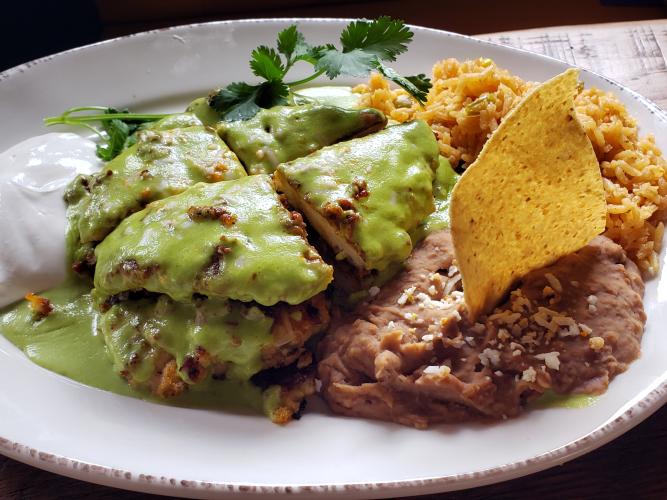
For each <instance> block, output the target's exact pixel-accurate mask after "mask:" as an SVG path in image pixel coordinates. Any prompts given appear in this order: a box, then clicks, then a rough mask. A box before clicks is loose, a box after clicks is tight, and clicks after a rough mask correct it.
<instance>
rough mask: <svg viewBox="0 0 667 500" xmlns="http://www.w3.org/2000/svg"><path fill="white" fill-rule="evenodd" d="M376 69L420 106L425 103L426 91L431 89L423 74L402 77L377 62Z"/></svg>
mask: <svg viewBox="0 0 667 500" xmlns="http://www.w3.org/2000/svg"><path fill="white" fill-rule="evenodd" d="M376 69H377V70H378V71H379V72H380V74H382V76H384V77H385V78H388V79H389V80H391V81H392V82H394V83H395V84H397V85H399V86H400V87H402V88H403V89H405V90H406V91H407V92H408V93H409V94H410V95H412V96H413V97H414V98H415V99H417V101H419V103H420V104H424V102H426V98H427V96H428V91H429V90H430V89H431V80H430V78H427V77H426V75H425V74H424V73H419V74H418V75H414V76H402V75H400V74H398V73H397V72H396V71H395V70H394V69H392V68H390V67H389V66H385V65H384V64H382V63H380V62H378V64H377V67H376Z"/></svg>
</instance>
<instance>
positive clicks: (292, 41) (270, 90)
mask: <svg viewBox="0 0 667 500" xmlns="http://www.w3.org/2000/svg"><path fill="white" fill-rule="evenodd" d="M412 37H413V33H412V31H411V30H410V28H408V27H407V26H406V25H405V23H404V22H403V21H401V20H397V19H391V18H390V17H387V16H382V17H379V18H378V19H375V20H373V21H367V20H359V21H353V22H351V23H350V24H348V25H347V27H346V28H345V29H344V30H343V32H342V33H341V35H340V43H341V45H342V49H338V48H336V46H334V45H333V44H327V45H317V46H312V45H310V44H308V43H307V42H306V40H305V38H304V36H303V34H302V33H301V32H300V31H299V30H298V28H297V26H296V25H292V26H290V27H288V28H286V29H284V30H282V31H281V32H280V33H278V40H277V50H276V49H273V48H271V47H267V46H265V45H261V46H259V47H257V48H256V49H255V50H253V51H252V54H251V59H250V68H251V69H252V72H253V73H254V74H255V75H256V76H258V77H260V78H263V79H264V80H266V81H264V82H262V83H259V84H257V85H251V84H249V83H246V82H235V83H232V84H230V85H227V86H226V87H223V88H221V89H219V90H217V91H215V92H213V93H212V94H211V95H210V96H209V101H208V102H209V105H210V106H211V107H212V108H213V109H215V110H216V111H218V113H220V115H221V116H222V119H223V120H227V121H232V120H247V119H249V118H252V117H253V116H254V115H255V114H257V112H259V110H260V109H261V108H270V107H272V106H277V105H279V104H285V103H287V97H288V95H289V89H290V87H295V86H297V85H303V84H304V83H308V82H310V81H311V80H314V79H315V78H317V77H319V76H321V75H323V74H326V75H327V76H328V77H329V78H330V79H334V78H336V77H337V76H339V75H350V76H365V75H368V74H369V73H370V72H371V71H378V72H380V73H381V74H382V75H383V76H384V77H386V78H388V79H389V80H391V81H393V82H394V83H396V84H398V85H399V86H401V87H403V88H404V89H405V90H406V91H407V92H408V93H409V94H410V95H412V97H414V98H415V99H416V100H417V101H419V102H420V103H423V102H424V101H425V100H426V95H427V93H428V91H429V89H430V88H431V81H430V79H428V78H427V77H426V75H424V74H418V75H414V76H407V77H404V76H401V75H400V74H399V73H397V72H396V71H395V70H393V69H392V68H390V67H388V66H386V65H385V64H384V62H386V61H395V60H396V57H397V56H398V55H399V54H402V53H403V52H405V51H406V50H407V48H408V47H407V44H408V43H410V42H411V41H412ZM298 61H305V62H307V63H310V64H311V65H313V67H314V69H315V72H314V73H313V74H312V75H310V76H308V77H307V78H303V79H301V80H297V81H292V82H286V81H285V76H286V75H287V73H288V72H289V70H290V69H291V68H292V66H294V64H295V63H296V62H298Z"/></svg>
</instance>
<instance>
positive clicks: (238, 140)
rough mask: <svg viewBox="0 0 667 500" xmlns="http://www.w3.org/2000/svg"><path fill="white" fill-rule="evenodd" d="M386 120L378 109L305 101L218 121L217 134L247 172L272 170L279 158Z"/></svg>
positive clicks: (286, 158) (381, 124) (294, 155)
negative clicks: (242, 118)
mask: <svg viewBox="0 0 667 500" xmlns="http://www.w3.org/2000/svg"><path fill="white" fill-rule="evenodd" d="M386 123H387V120H386V118H385V116H384V115H383V114H382V113H381V112H380V111H378V110H376V109H372V108H367V109H344V108H339V107H337V106H325V105H321V104H305V105H300V106H275V107H273V108H270V109H263V110H262V111H260V112H259V113H257V115H256V116H254V117H253V118H251V119H250V120H245V121H234V122H220V123H219V124H218V128H217V131H218V134H220V137H221V138H222V139H223V140H224V141H225V142H226V143H227V144H229V147H230V148H231V150H232V151H234V153H236V155H237V156H238V158H239V159H240V160H241V162H243V165H244V166H245V168H246V170H247V171H248V173H249V174H251V175H254V174H261V173H267V174H270V173H272V172H273V171H274V170H275V168H276V167H277V166H278V165H279V164H280V163H283V162H286V161H290V160H294V159H296V158H301V157H303V156H307V155H309V154H310V153H312V152H313V151H317V150H318V149H320V148H322V147H324V146H328V145H330V144H333V143H335V142H338V141H340V140H344V139H346V138H349V137H354V136H361V135H364V134H367V133H370V132H373V131H375V130H378V129H379V128H382V127H384V126H385V124H386Z"/></svg>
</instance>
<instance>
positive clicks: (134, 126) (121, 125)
mask: <svg viewBox="0 0 667 500" xmlns="http://www.w3.org/2000/svg"><path fill="white" fill-rule="evenodd" d="M88 111H97V113H87V112H88ZM82 112H84V113H85V114H79V113H82ZM100 112H101V113H100ZM165 116H168V115H166V114H146V113H130V112H129V111H128V110H127V109H122V110H118V109H115V108H108V107H105V106H81V107H76V108H70V109H68V110H67V111H65V112H64V113H63V114H61V115H59V116H51V117H48V118H44V124H45V125H47V126H50V125H73V126H76V127H84V128H87V129H88V130H91V131H92V132H94V133H95V134H97V135H98V137H99V138H100V139H101V140H102V143H101V144H98V145H97V148H96V153H97V156H98V157H99V158H101V159H102V160H104V161H109V160H112V159H114V158H115V157H116V156H118V154H119V153H120V152H121V151H122V150H123V149H125V148H126V147H127V146H129V145H131V144H132V141H133V138H134V136H133V134H134V133H135V132H136V131H137V130H138V129H139V127H140V126H141V125H142V124H144V123H149V122H154V121H156V120H159V119H161V118H164V117H165ZM89 122H101V124H102V126H101V130H100V129H97V128H95V127H93V126H92V125H91V124H90V123H89Z"/></svg>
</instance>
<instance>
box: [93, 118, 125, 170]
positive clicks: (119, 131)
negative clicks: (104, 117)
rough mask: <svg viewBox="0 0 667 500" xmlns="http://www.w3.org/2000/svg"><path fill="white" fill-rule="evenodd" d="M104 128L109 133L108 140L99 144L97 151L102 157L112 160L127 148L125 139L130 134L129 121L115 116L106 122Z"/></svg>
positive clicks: (105, 159)
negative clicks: (126, 121)
mask: <svg viewBox="0 0 667 500" xmlns="http://www.w3.org/2000/svg"><path fill="white" fill-rule="evenodd" d="M102 128H103V130H104V131H105V132H106V133H107V141H106V143H103V144H98V145H97V147H96V148H95V152H96V153H97V156H98V157H99V158H100V159H102V160H104V161H110V160H112V159H114V158H115V157H116V156H118V154H119V153H120V152H121V151H122V150H123V148H125V141H127V139H128V137H129V136H130V127H129V125H128V124H127V123H125V122H123V121H121V120H119V119H118V118H114V119H113V120H109V121H108V122H104V123H103V126H102Z"/></svg>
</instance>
